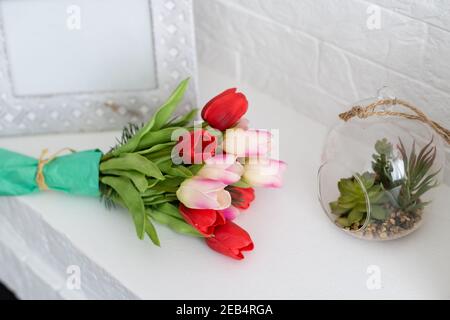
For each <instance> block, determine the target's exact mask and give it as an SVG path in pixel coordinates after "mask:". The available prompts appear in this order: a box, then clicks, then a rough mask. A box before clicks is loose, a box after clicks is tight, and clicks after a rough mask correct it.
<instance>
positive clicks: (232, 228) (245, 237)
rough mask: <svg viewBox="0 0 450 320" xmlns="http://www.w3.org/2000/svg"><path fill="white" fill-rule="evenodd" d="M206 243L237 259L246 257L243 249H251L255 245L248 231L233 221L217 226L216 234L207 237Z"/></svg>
mask: <svg viewBox="0 0 450 320" xmlns="http://www.w3.org/2000/svg"><path fill="white" fill-rule="evenodd" d="M206 243H207V244H208V246H209V247H210V248H211V249H213V250H215V251H217V252H219V253H221V254H224V255H226V256H229V257H231V258H233V259H237V260H242V259H244V255H243V254H242V251H251V250H253V247H254V246H253V241H252V239H251V238H250V236H249V234H248V233H247V231H245V230H244V229H242V228H241V227H239V226H238V225H237V224H234V223H233V222H231V221H227V222H226V223H225V224H223V225H220V226H217V227H216V228H215V231H214V236H213V237H211V238H207V239H206Z"/></svg>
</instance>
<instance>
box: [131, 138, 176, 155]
mask: <svg viewBox="0 0 450 320" xmlns="http://www.w3.org/2000/svg"><path fill="white" fill-rule="evenodd" d="M175 144H176V142H175V141H172V142H166V143H160V144H156V145H154V146H153V147H150V148H148V149H145V150H141V151H139V152H138V153H139V154H140V155H147V154H150V153H154V152H158V151H161V150H166V149H172V148H173V146H174V145H175Z"/></svg>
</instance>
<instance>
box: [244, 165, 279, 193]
mask: <svg viewBox="0 0 450 320" xmlns="http://www.w3.org/2000/svg"><path fill="white" fill-rule="evenodd" d="M244 170H245V172H244V174H243V176H242V177H243V178H244V180H245V182H247V183H248V184H250V185H251V186H253V187H265V188H280V187H281V186H282V184H283V180H282V174H283V172H284V171H285V170H286V163H284V162H283V161H277V160H271V159H267V160H266V161H263V160H259V161H256V162H255V163H252V161H250V162H249V163H247V164H246V165H245V166H244Z"/></svg>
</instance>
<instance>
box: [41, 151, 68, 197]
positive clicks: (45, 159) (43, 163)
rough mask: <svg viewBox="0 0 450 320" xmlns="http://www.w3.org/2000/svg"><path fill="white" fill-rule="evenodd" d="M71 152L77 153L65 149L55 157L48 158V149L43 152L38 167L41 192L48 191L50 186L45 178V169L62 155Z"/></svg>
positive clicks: (55, 154) (54, 155)
mask: <svg viewBox="0 0 450 320" xmlns="http://www.w3.org/2000/svg"><path fill="white" fill-rule="evenodd" d="M66 151H69V152H71V153H75V152H76V151H75V150H73V149H70V148H64V149H61V150H59V151H58V152H56V153H54V154H53V155H51V156H49V157H47V155H48V149H44V150H42V152H41V156H40V157H39V159H38V165H37V172H36V183H37V185H38V187H39V190H41V191H46V190H48V185H47V183H46V182H45V176H44V167H45V166H46V165H47V164H49V163H50V162H52V161H53V160H55V159H56V158H57V157H58V156H59V155H60V154H61V153H63V152H66Z"/></svg>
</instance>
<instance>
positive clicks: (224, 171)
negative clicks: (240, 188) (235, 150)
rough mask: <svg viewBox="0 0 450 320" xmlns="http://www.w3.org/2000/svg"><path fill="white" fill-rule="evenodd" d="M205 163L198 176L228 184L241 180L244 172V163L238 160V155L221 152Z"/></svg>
mask: <svg viewBox="0 0 450 320" xmlns="http://www.w3.org/2000/svg"><path fill="white" fill-rule="evenodd" d="M205 163H206V164H205V165H204V166H203V167H202V168H201V169H200V171H199V172H198V173H197V176H199V177H202V178H206V179H211V180H217V181H220V182H222V183H224V184H226V185H229V184H233V183H235V182H238V181H239V180H241V176H242V174H243V173H244V167H243V166H242V164H240V163H239V162H237V161H236V156H234V155H231V154H221V155H217V156H215V157H213V158H210V159H207V160H206V161H205Z"/></svg>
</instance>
